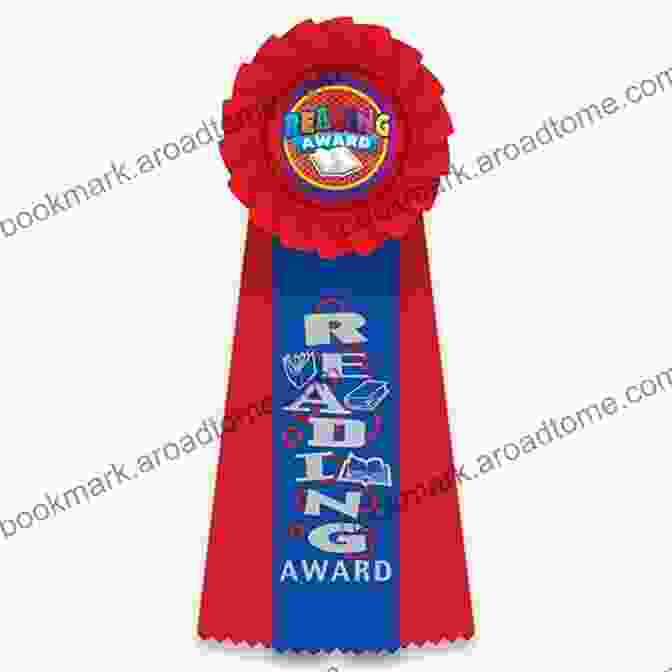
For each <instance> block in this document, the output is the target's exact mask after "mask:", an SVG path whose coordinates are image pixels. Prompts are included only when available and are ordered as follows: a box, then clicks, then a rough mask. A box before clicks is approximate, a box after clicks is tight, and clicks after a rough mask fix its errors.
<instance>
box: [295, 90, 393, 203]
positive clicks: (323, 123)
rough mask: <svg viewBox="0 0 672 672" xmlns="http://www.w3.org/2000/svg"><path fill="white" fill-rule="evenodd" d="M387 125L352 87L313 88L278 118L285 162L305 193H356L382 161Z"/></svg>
mask: <svg viewBox="0 0 672 672" xmlns="http://www.w3.org/2000/svg"><path fill="white" fill-rule="evenodd" d="M391 125H392V124H391V115H390V114H389V113H387V112H385V111H384V110H383V108H382V107H381V105H379V104H378V103H377V102H376V101H375V100H374V98H373V97H372V96H371V95H369V94H368V93H365V92H364V91H363V90H361V89H360V88H358V87H357V86H356V85H354V84H350V83H346V82H336V83H328V84H323V85H318V86H317V87H316V88H314V89H311V90H308V91H306V92H304V93H303V94H302V95H300V96H299V97H298V99H297V100H296V102H295V103H294V104H293V105H292V107H291V109H290V110H289V111H288V112H287V113H286V114H285V115H284V120H283V147H284V154H285V158H286V159H287V162H288V164H289V166H290V168H291V171H292V172H293V173H294V174H295V175H296V176H297V177H299V178H300V180H301V181H302V182H303V183H304V185H306V186H307V187H308V189H311V188H312V189H316V190H320V191H322V190H324V191H331V192H347V191H352V190H355V189H361V188H364V187H365V186H366V185H368V184H369V183H370V182H371V180H372V179H373V178H374V177H375V176H376V174H377V173H378V172H379V171H380V170H381V169H382V168H383V166H384V164H385V162H386V159H387V158H388V154H389V144H390V133H391V130H392V129H391Z"/></svg>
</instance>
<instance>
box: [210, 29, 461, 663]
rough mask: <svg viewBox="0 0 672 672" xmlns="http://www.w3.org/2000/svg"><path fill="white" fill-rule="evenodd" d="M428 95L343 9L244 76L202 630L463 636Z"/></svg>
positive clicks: (254, 634)
mask: <svg viewBox="0 0 672 672" xmlns="http://www.w3.org/2000/svg"><path fill="white" fill-rule="evenodd" d="M442 94H443V88H442V86H441V84H440V83H439V82H438V81H437V79H436V78H435V77H434V76H433V75H432V74H431V73H430V72H429V70H427V68H425V66H424V65H423V64H422V62H421V54H420V53H419V52H418V51H417V50H415V49H413V48H412V47H410V46H408V45H406V44H404V43H403V42H401V41H399V40H397V39H395V38H393V37H392V35H391V34H390V32H389V31H388V30H387V29H386V28H382V27H380V26H373V25H360V24H355V23H353V21H352V20H351V19H347V18H339V19H333V20H330V21H325V22H322V23H314V22H312V21H305V22H303V23H300V24H299V25H297V26H295V27H294V28H292V29H291V30H290V31H289V32H288V33H287V34H285V35H284V36H282V37H271V38H269V39H268V40H267V41H266V42H265V43H264V44H263V45H262V47H261V48H260V49H259V51H258V52H257V54H256V56H255V57H254V59H253V61H252V62H251V63H246V64H243V65H242V66H241V67H240V69H239V71H238V73H237V76H236V79H235V84H234V89H233V95H232V98H231V99H230V100H228V101H227V102H226V103H224V109H223V129H224V139H223V141H222V142H221V144H220V150H221V155H222V158H223V159H224V162H225V164H226V166H227V168H228V170H229V172H230V174H231V179H230V183H229V184H230V188H231V191H232V192H233V193H234V194H235V196H236V197H237V198H238V199H239V200H240V201H241V202H242V203H243V204H244V205H245V206H246V207H247V208H248V209H249V211H250V218H249V224H250V226H249V228H248V236H247V241H246V250H245V258H244V263H243V272H242V280H241V289H240V300H239V304H238V315H237V319H236V331H235V337H234V347H233V357H232V363H231V372H230V377H229V387H228V396H227V402H226V415H227V417H228V418H229V419H230V422H228V423H227V422H225V423H224V428H223V437H222V446H221V454H220V460H219V466H218V471H217V481H216V491H215V500H214V505H213V513H212V523H211V532H210V541H209V548H208V557H207V563H206V571H205V580H204V589H203V596H202V602H201V612H200V619H199V636H200V637H201V638H203V639H211V638H214V639H217V640H220V641H224V640H230V641H232V642H234V643H238V642H246V643H248V644H258V643H261V644H263V645H264V646H268V647H273V648H275V649H276V650H279V651H311V652H314V653H317V652H321V651H333V650H336V649H338V650H340V651H351V652H356V653H360V652H364V651H396V650H398V649H399V648H400V647H405V646H408V645H410V644H416V645H423V644H426V643H428V642H432V643H439V642H441V641H444V640H449V641H454V640H456V639H470V638H471V637H473V635H474V623H473V615H472V608H471V599H470V593H469V583H468V577H467V569H466V562H465V551H464V539H463V535H462V527H461V516H460V505H459V497H458V491H457V484H456V477H455V467H454V462H453V456H452V447H451V437H450V431H449V426H448V414H447V406H446V398H445V392H444V385H443V375H442V365H441V357H440V352H439V341H438V336H437V330H436V318H435V312H434V302H433V296H432V288H431V280H430V274H429V263H428V254H427V245H426V239H425V229H424V223H423V213H424V212H426V211H428V210H429V209H430V208H431V207H432V206H433V204H434V202H435V199H436V196H437V192H438V187H439V180H440V177H441V175H446V174H448V170H449V154H448V136H449V135H450V134H451V133H452V131H453V128H452V124H451V120H450V117H449V115H448V112H447V110H446V108H445V106H444V104H443V102H442ZM260 409H261V410H260ZM243 417H244V418H247V420H248V421H247V422H242V421H241V418H243Z"/></svg>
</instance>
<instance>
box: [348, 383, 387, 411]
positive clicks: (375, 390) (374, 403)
mask: <svg viewBox="0 0 672 672" xmlns="http://www.w3.org/2000/svg"><path fill="white" fill-rule="evenodd" d="M389 394H390V385H389V383H387V382H386V381H384V380H373V379H372V378H369V379H368V380H365V381H364V382H363V383H361V385H358V386H357V387H356V388H355V389H354V390H352V391H351V392H348V394H346V395H345V397H343V402H344V403H345V405H346V406H347V407H348V408H349V409H351V410H353V411H369V412H370V411H373V410H375V409H376V408H377V407H378V406H380V404H381V403H382V402H383V400H384V399H385V398H386V397H388V396H389Z"/></svg>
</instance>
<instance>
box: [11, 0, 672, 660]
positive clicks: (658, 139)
mask: <svg viewBox="0 0 672 672" xmlns="http://www.w3.org/2000/svg"><path fill="white" fill-rule="evenodd" d="M316 10H322V11H326V13H325V14H324V15H316V14H315V13H314V12H315V11H316ZM0 14H1V16H0V25H1V26H2V31H1V32H0V64H1V65H0V76H1V79H0V100H1V103H0V147H1V153H0V219H4V218H7V217H13V216H14V215H15V214H16V213H17V212H18V211H19V210H21V209H24V208H26V207H30V206H32V205H33V204H34V203H35V202H37V201H38V200H40V199H42V197H43V194H44V193H45V192H47V191H49V192H57V191H63V190H64V189H66V188H68V187H70V186H72V185H74V184H77V183H79V182H82V181H85V180H88V179H89V178H91V177H95V176H97V175H100V174H102V173H103V172H104V171H106V170H108V169H109V161H110V160H112V159H114V160H116V161H117V162H120V161H122V160H126V161H127V162H129V163H130V162H132V161H133V160H134V159H135V157H136V156H138V155H139V154H141V153H143V152H146V151H152V150H153V148H154V147H160V146H162V145H163V144H165V143H166V142H169V141H172V140H175V139H176V138H178V137H179V136H180V135H182V134H183V133H187V132H190V131H193V130H195V129H196V128H197V126H198V125H199V124H200V121H201V119H202V118H208V117H209V116H210V115H214V116H217V115H218V114H219V107H220V104H221V101H222V100H223V99H224V98H226V97H228V96H229V95H230V93H231V85H232V81H233V77H234V75H235V72H236V68H237V66H238V64H239V63H240V62H241V61H243V60H247V59H250V58H251V57H252V56H253V54H254V52H255V50H256V48H257V47H258V46H259V45H260V44H261V43H262V41H263V40H264V39H265V38H266V37H267V36H268V35H269V34H271V33H273V32H275V33H277V34H280V33H282V32H284V31H286V30H288V29H289V28H290V27H291V26H292V25H293V24H294V23H296V22H298V21H299V20H303V19H305V18H308V17H312V18H315V19H323V18H329V17H330V16H333V15H353V16H355V18H356V19H357V20H359V21H362V22H369V23H382V24H385V25H387V26H389V27H390V28H391V29H392V31H393V32H394V34H395V36H397V37H399V38H400V39H402V40H404V41H406V42H408V43H411V44H413V45H415V46H417V47H418V48H420V49H421V50H422V51H423V53H424V55H425V62H426V64H427V65H428V66H429V67H430V69H431V70H432V71H433V72H434V73H435V74H436V75H437V77H439V79H440V80H441V81H442V82H443V83H444V85H445V87H446V102H447V105H448V107H449V109H450V110H451V112H452V114H453V118H454V122H455V126H456V133H455V136H454V140H453V143H452V147H453V151H454V157H455V160H456V161H457V162H458V163H459V162H462V161H464V162H469V161H471V160H473V159H474V158H475V157H476V156H477V155H478V154H479V153H480V152H482V151H484V150H487V149H491V148H495V147H498V146H502V145H504V144H505V143H507V142H513V141H516V140H518V139H519V138H520V136H522V135H525V134H527V133H530V132H533V131H534V130H535V129H536V128H537V127H538V126H539V124H540V123H541V122H542V121H543V119H544V118H546V117H548V116H549V115H554V116H555V117H556V118H559V117H561V116H563V115H565V114H570V113H573V112H575V111H576V110H578V109H579V108H581V107H582V106H584V105H587V104H589V103H592V102H599V101H600V100H602V98H604V97H605V96H608V95H613V96H614V97H616V98H619V99H620V97H621V95H622V92H623V91H624V89H625V87H626V86H628V85H629V84H631V83H633V82H634V83H636V82H638V81H640V80H641V79H643V78H645V77H647V76H650V75H655V73H658V72H661V71H663V70H665V69H667V68H668V67H670V66H671V65H672V60H671V59H672V53H671V52H670V33H669V26H670V19H672V16H671V11H670V6H669V4H668V3H664V2H660V1H655V2H654V1H645V0H640V1H639V2H637V3H632V2H628V3H615V2H613V1H610V2H590V3H586V2H583V1H581V2H579V1H575V0H566V1H565V2H563V3H551V2H545V1H544V2H529V3H527V2H523V1H522V0H509V1H508V2H499V1H497V2H494V1H493V2H483V1H481V2H471V3H468V2H460V3H456V2H444V3H434V2H431V3H430V2H423V1H421V0H414V1H413V2H412V3H406V2H404V3H395V2H379V1H373V0H371V1H369V2H351V1H349V0H341V1H340V2H338V3H336V4H334V6H333V7H329V6H328V4H325V5H324V6H322V5H320V3H315V2H306V1H305V0H294V1H293V2H290V3H274V4H269V5H266V4H264V3H261V2H259V1H258V0H247V1H246V2H244V3H235V5H232V4H231V3H226V2H216V3H215V2H212V3H205V2H198V1H196V0H193V1H192V2H189V3H180V2H172V3H167V2H151V3H150V2H137V1H135V2H128V3H126V2H115V3H92V2H87V3H74V2H65V1H61V2H53V3H46V2H44V3H41V2H22V3H11V5H10V4H9V3H6V4H5V5H3V8H2V10H0ZM671 110H672V90H671V91H669V92H668V93H666V94H659V95H658V96H657V97H653V98H651V99H649V100H647V101H646V102H645V103H643V104H642V105H640V106H631V109H627V110H626V111H624V112H622V113H619V114H617V115H615V116H614V117H613V118H609V119H606V120H605V121H603V122H601V123H600V124H599V125H598V126H596V127H595V128H592V129H587V130H584V131H581V132H578V133H576V134H575V135H573V136H572V137H571V138H569V139H566V140H564V141H563V142H555V143H554V144H552V145H549V146H547V147H545V148H543V149H541V150H539V151H538V152H536V153H534V154H532V155H530V156H527V157H525V158H521V159H519V160H518V161H516V162H510V163H507V164H506V165H504V166H503V167H502V168H500V169H498V170H497V171H495V172H493V173H492V174H491V175H489V176H485V177H482V178H480V179H479V180H476V181H474V182H472V183H469V184H466V185H463V186H462V187H459V188H457V189H455V190H454V191H453V192H448V193H445V194H443V195H442V197H441V200H440V203H439V205H438V206H437V207H436V209H435V211H434V213H433V214H432V217H431V221H430V229H431V245H432V270H433V277H434V283H435V290H436V300H437V303H438V313H439V318H440V329H441V336H442V339H443V344H444V346H445V364H446V368H447V382H448V394H449V405H450V406H451V407H452V408H453V409H454V411H453V412H454V415H455V417H456V423H455V439H456V440H455V451H456V460H457V462H458V463H471V464H473V463H474V462H475V460H476V457H477V456H478V455H479V454H480V453H483V452H486V451H492V450H494V449H496V448H500V447H501V446H503V445H504V444H505V443H506V442H508V441H510V440H512V439H516V438H519V437H520V436H522V435H523V434H524V433H526V432H528V431H530V430H533V429H535V428H536V427H537V425H538V424H539V422H540V421H541V420H542V419H543V418H546V417H549V416H552V417H558V416H561V415H564V414H566V413H572V412H574V411H575V410H577V409H578V408H580V407H581V406H583V405H584V404H586V403H591V402H593V401H598V400H599V399H601V398H602V397H604V396H607V395H613V396H620V395H621V394H622V391H623V390H624V388H625V387H626V386H627V385H629V384H633V383H637V382H638V381H639V380H641V379H642V378H645V377H648V376H651V375H655V374H656V373H657V372H659V371H662V370H665V369H667V368H669V367H670V366H672V352H671V350H670V340H671V339H670V337H671V336H672V320H671V318H670V315H671V312H670V267H671V263H672V256H671V255H670V233H669V232H670V177H669V167H668V161H669V159H670V156H672V141H671V140H670V111H671ZM242 212H243V211H242V208H241V207H240V206H239V204H238V202H237V201H236V200H235V198H234V197H233V196H232V195H231V194H230V193H229V192H228V190H227V186H226V175H225V173H224V170H223V166H222V164H221V161H220V159H219V156H218V153H217V151H216V148H215V146H214V144H213V145H212V146H211V147H209V148H204V149H201V150H200V151H199V152H197V153H195V154H193V155H191V156H188V157H183V158H180V159H179V160H176V161H174V162H173V163H170V164H168V165H166V166H164V167H163V168H161V169H160V170H158V171H156V172H155V173H154V174H152V175H148V176H143V177H141V178H138V180H137V181H136V182H134V183H131V184H128V185H124V186H117V187H115V188H114V189H113V191H112V192H110V193H108V194H105V195H104V196H102V197H100V198H98V199H95V200H93V201H91V202H89V203H86V204H85V205H82V206H81V207H79V208H75V209H73V210H71V211H70V212H68V213H66V214H61V215H59V216H58V217H54V218H51V219H50V220H48V221H46V222H44V223H41V224H37V225H35V226H34V227H33V228H32V229H31V230H28V231H21V232H19V233H18V234H17V235H15V236H13V237H12V238H10V239H4V238H2V239H0V291H1V295H0V306H1V308H0V325H1V332H0V448H1V452H0V518H1V519H7V518H12V517H15V516H16V514H17V513H19V512H20V511H24V510H26V509H29V508H32V506H34V505H35V504H36V503H38V502H39V501H41V500H42V497H43V493H45V492H59V491H60V492H62V491H63V490H65V489H67V488H69V487H72V486H73V485H76V484H77V483H78V482H80V481H82V480H86V479H87V478H90V477H92V476H94V475H96V474H97V473H99V472H100V471H101V470H104V469H105V468H106V467H107V465H108V464H109V463H110V462H117V463H119V462H127V463H133V462H134V461H135V459H136V457H137V456H138V455H139V454H140V453H142V452H146V451H151V450H152V449H154V448H157V447H159V446H161V445H162V444H163V443H164V442H166V441H169V440H173V439H175V438H177V437H179V436H180V435H181V434H183V433H184V432H186V431H191V430H193V429H195V428H196V426H197V425H198V423H199V422H200V420H201V418H202V417H203V416H205V415H207V414H210V413H213V412H215V411H216V410H217V409H218V408H220V407H221V406H222V403H223V398H224V390H225V371H226V368H227V366H228V356H229V344H230V341H231V338H232V333H233V318H234V313H235V307H236V298H237V292H238V282H239V272H240V261H241V259H240V255H241V249H242V242H243V237H244V226H243V225H242ZM670 404H672V391H670V392H668V393H667V394H660V395H658V396H657V397H655V398H652V399H651V400H649V401H648V402H647V403H646V404H642V405H640V406H638V407H632V408H630V409H628V410H626V411H624V412H622V413H620V414H618V415H617V416H615V417H613V418H610V419H608V420H606V421H605V422H604V423H602V424H600V425H599V426H595V427H592V428H590V429H588V430H586V431H584V432H583V433H578V434H575V435H573V436H572V437H569V438H566V439H564V440H563V441H562V442H556V443H555V444H553V445H552V446H549V447H547V448H545V449H540V450H539V451H537V452H536V453H535V454H533V455H531V456H526V457H525V458H521V459H520V460H519V461H518V462H516V463H509V464H507V465H506V467H505V468H502V469H501V470H499V471H497V472H494V473H491V474H489V475H488V477H487V478H482V479H481V480H479V481H477V482H473V483H468V484H466V485H465V486H464V489H463V507H464V512H463V513H464V529H465V534H466V535H467V541H468V554H469V567H470V574H471V580H472V584H473V592H474V598H475V601H476V605H477V617H478V640H477V641H476V642H475V643H471V644H469V645H466V646H465V645H461V646H460V645H458V646H453V647H450V648H447V649H446V648H444V649H442V650H438V651H437V650H432V649H422V650H411V651H406V652H403V653H402V654H398V655H394V656H388V657H385V658H380V659H379V658H376V657H371V656H364V657H361V658H357V659H353V658H352V657H343V656H331V657H329V658H324V657H322V658H314V657H296V656H294V657H292V658H287V657H284V656H281V655H278V654H271V653H269V652H267V651H260V650H254V651H252V650H248V649H246V648H244V647H243V648H238V649H233V650H231V649H229V650H222V649H221V647H213V646H206V645H202V644H199V643H197V642H196V640H195V622H196V615H197V605H198V597H199V591H200V587H201V581H202V571H203V561H204V557H205V548H206V546H205V544H206V535H207V533H208V525H209V521H208V516H209V506H210V497H211V487H212V480H213V473H214V469H215V465H216V460H217V450H216V449H215V448H210V449H205V450H202V451H200V452H197V453H196V454H194V455H192V456H190V457H189V458H185V459H182V460H181V461H179V462H176V463H173V464H170V465H167V466H165V467H163V468H162V469H161V470H160V471H158V472H157V473H155V474H153V475H152V476H148V477H145V478H144V479H141V480H139V481H137V482H134V483H131V484H128V485H125V486H123V488H119V489H117V490H116V491H114V492H112V493H109V494H107V495H105V496H103V497H100V498H99V499H97V500H94V501H93V502H92V503H91V504H89V505H82V506H80V507H76V508H75V509H73V510H71V511H68V512H67V513H64V514H60V515H59V516H58V517H57V518H53V519H51V520H48V521H45V522H43V523H39V524H37V525H36V526H35V527H33V528H32V529H29V530H20V531H19V532H18V533H17V534H16V535H15V536H14V537H12V538H10V539H9V540H7V541H5V540H4V539H3V538H0V641H1V645H0V665H1V666H2V668H3V669H5V670H8V671H9V670H12V671H19V670H39V669H68V670H70V671H71V672H79V671H80V670H91V669H96V670H117V669H134V670H135V669H138V670H140V669H153V670H156V669H163V668H166V669H183V670H215V669H223V668H225V669H228V670H235V669H240V670H270V669H308V670H321V671H322V672H326V670H327V669H328V667H329V666H330V665H336V666H337V667H339V668H340V669H341V670H347V669H351V668H353V669H360V670H364V669H376V668H387V667H389V668H395V667H402V668H403V667H405V668H406V669H409V670H410V669H413V670H421V669H426V670H429V669H432V668H434V669H436V670H448V669H450V670H460V671H461V670H465V671H471V670H499V669H502V670H504V669H506V670H516V671H520V672H526V671H530V672H531V671H533V670H534V671H535V672H536V671H538V670H549V671H554V670H573V669H581V670H593V669H595V670H598V669H599V670H607V669H608V670H613V671H617V670H618V671H620V670H622V671H626V670H628V671H630V670H638V671H645V672H664V671H665V670H666V669H667V668H668V667H670V666H672V637H671V636H670V632H671V630H672V628H671V625H672V624H671V617H670V614H671V613H672V611H671V610H672V572H671V567H672V544H670V522H669V521H670V518H669V511H670V501H671V498H672V491H671V488H670V466H671V460H670V447H671V444H672V428H671V426H670V422H669V418H670ZM241 506H244V503H241ZM428 599H430V597H429V596H428ZM237 608H239V609H248V608H253V606H252V605H248V604H240V605H237ZM328 608H329V605H328V604H325V605H324V609H325V610H327V609H328ZM306 617H307V618H309V617H314V615H308V614H307V615H306Z"/></svg>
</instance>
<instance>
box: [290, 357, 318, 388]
mask: <svg viewBox="0 0 672 672" xmlns="http://www.w3.org/2000/svg"><path fill="white" fill-rule="evenodd" d="M282 368H283V369H284V370H285V375H286V376H287V380H288V381H289V382H290V384H291V385H292V386H293V387H295V388H296V389H297V390H300V389H302V388H304V387H305V386H306V385H308V383H310V382H311V381H312V380H314V379H315V378H316V377H317V373H318V371H317V360H316V358H315V353H314V352H312V351H310V350H307V351H306V352H296V353H290V354H288V355H285V356H284V357H283V358H282Z"/></svg>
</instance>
